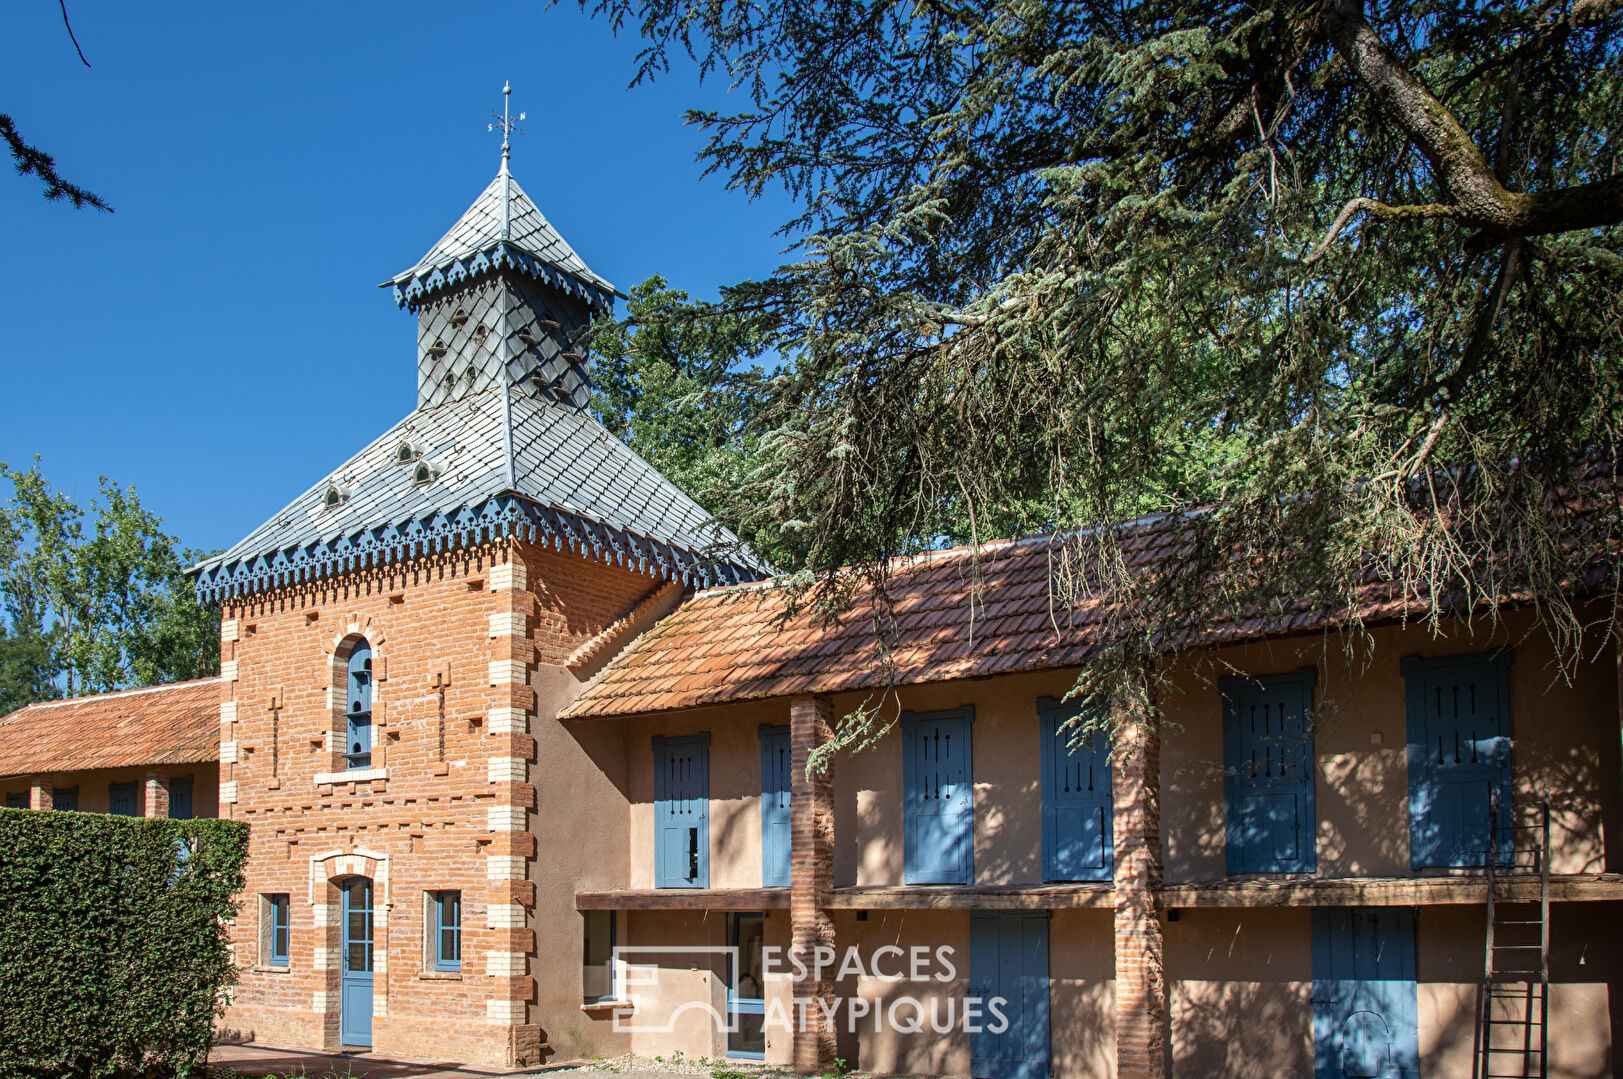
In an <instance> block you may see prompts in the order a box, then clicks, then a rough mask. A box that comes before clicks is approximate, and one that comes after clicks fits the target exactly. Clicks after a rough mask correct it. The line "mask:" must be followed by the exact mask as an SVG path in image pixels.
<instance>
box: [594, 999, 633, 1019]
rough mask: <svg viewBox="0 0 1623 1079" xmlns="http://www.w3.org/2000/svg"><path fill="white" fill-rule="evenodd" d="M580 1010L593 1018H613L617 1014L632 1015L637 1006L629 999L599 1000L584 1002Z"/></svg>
mask: <svg viewBox="0 0 1623 1079" xmlns="http://www.w3.org/2000/svg"><path fill="white" fill-rule="evenodd" d="M580 1010H581V1011H583V1012H585V1013H586V1014H587V1015H589V1016H591V1017H592V1018H593V1019H612V1018H613V1017H614V1016H616V1015H630V1014H631V1013H633V1012H634V1011H636V1010H637V1006H636V1005H635V1004H633V1003H632V1002H631V1001H629V1000H598V1001H593V1002H592V1003H591V1004H582V1005H581V1006H580Z"/></svg>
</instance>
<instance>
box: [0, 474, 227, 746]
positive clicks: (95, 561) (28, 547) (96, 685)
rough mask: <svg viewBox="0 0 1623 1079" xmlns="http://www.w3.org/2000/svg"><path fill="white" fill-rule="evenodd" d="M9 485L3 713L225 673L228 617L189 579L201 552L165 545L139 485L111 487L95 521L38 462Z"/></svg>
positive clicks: (0, 595) (95, 507) (3, 560)
mask: <svg viewBox="0 0 1623 1079" xmlns="http://www.w3.org/2000/svg"><path fill="white" fill-rule="evenodd" d="M0 478H4V479H6V480H9V481H10V483H11V486H12V495H11V497H10V498H9V499H7V500H6V501H5V502H4V503H0V605H3V610H0V615H3V617H4V621H5V623H6V631H5V633H4V634H3V635H0V703H3V704H4V705H6V706H7V707H6V708H5V711H9V710H10V709H11V708H12V707H18V706H20V705H21V704H26V703H28V702H29V701H30V700H41V699H46V698H49V697H55V696H59V695H60V692H59V691H65V692H66V693H67V694H68V695H69V696H73V695H76V694H80V693H100V692H105V691H107V690H111V689H120V688H124V687H127V686H131V685H153V684H156V683H161V682H174V681H182V680H185V679H189V678H201V677H205V676H207V675H211V674H214V673H216V672H217V671H218V670H219V648H218V643H217V642H218V619H219V615H218V612H217V611H216V610H214V609H212V608H208V607H203V606H201V605H199V604H198V602H197V597H196V593H195V592H194V591H193V589H192V587H191V583H190V581H189V580H188V579H187V578H186V576H185V569H186V566H187V565H189V564H190V563H192V562H194V561H196V560H197V559H198V558H199V557H200V554H199V552H196V551H189V550H182V549H181V548H180V547H179V546H178V545H177V542H176V540H175V539H174V537H172V536H169V535H166V534H165V533H164V532H163V531H162V529H161V527H160V526H161V524H162V522H161V520H160V519H159V518H158V517H156V516H154V515H153V514H152V513H151V512H150V511H149V510H147V509H146V508H145V507H143V506H142V505H141V501H140V499H139V498H138V497H136V494H135V489H134V488H133V487H126V488H120V487H119V486H118V485H117V484H115V483H113V482H112V481H110V480H108V479H106V478H105V477H103V478H102V481H101V497H100V499H99V500H95V501H92V502H91V505H90V513H89V514H88V515H87V514H86V513H85V511H84V510H82V509H81V508H80V507H79V506H78V505H77V504H75V503H74V502H73V500H72V499H70V498H68V497H67V496H66V495H64V494H62V493H61V492H57V491H52V490H51V487H50V484H49V482H48V481H47V480H46V478H45V477H44V475H43V474H42V473H41V472H40V467H39V464H38V462H37V461H36V462H35V464H34V465H33V466H32V467H30V468H29V469H28V470H27V471H26V472H24V471H18V470H15V469H12V468H9V467H8V466H6V465H5V464H3V463H0ZM87 517H88V521H87ZM87 524H88V528H87ZM0 714H3V712H0Z"/></svg>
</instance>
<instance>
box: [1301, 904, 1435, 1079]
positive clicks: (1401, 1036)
mask: <svg viewBox="0 0 1623 1079" xmlns="http://www.w3.org/2000/svg"><path fill="white" fill-rule="evenodd" d="M1414 954H1415V947H1414V911H1413V910H1410V909H1408V908H1404V907H1320V908H1317V909H1315V910H1314V911H1313V1079H1419V1076H1420V1035H1419V1030H1420V1025H1419V1023H1418V1021H1417V1015H1418V1007H1417V1004H1416V992H1415V973H1414Z"/></svg>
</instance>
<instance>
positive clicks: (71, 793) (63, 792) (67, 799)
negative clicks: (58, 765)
mask: <svg viewBox="0 0 1623 1079" xmlns="http://www.w3.org/2000/svg"><path fill="white" fill-rule="evenodd" d="M51 808H52V809H62V810H68V811H72V810H76V809H78V808H79V788H78V787H58V788H56V789H55V790H53V791H52V792H51Z"/></svg>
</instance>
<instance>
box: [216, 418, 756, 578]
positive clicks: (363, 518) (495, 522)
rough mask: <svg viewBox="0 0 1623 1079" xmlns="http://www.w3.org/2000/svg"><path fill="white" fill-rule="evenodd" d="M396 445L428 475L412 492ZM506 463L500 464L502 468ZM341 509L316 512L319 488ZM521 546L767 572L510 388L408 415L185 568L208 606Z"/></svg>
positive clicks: (707, 570)
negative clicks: (436, 552)
mask: <svg viewBox="0 0 1623 1079" xmlns="http://www.w3.org/2000/svg"><path fill="white" fill-rule="evenodd" d="M402 442H409V443H410V445H411V446H412V447H413V448H414V449H415V450H416V451H418V452H419V453H420V455H421V462H422V463H425V464H427V465H428V467H429V469H430V470H431V471H432V472H433V473H434V478H433V479H432V481H430V482H428V483H426V484H419V483H417V482H416V480H415V473H416V469H417V464H418V462H417V461H415V460H414V461H412V462H409V463H400V462H398V461H397V460H396V453H397V451H398V450H399V448H400V445H401V443H402ZM509 454H511V462H509ZM330 488H332V489H335V490H336V491H337V497H338V498H340V499H342V501H341V502H340V503H339V504H338V505H337V506H335V507H332V508H330V509H329V508H327V506H326V496H327V493H328V491H329V489H330ZM493 534H524V535H527V536H529V537H530V538H534V539H537V540H544V541H547V542H551V543H552V544H553V545H554V546H558V547H561V548H563V547H567V548H568V549H571V550H578V551H582V552H584V551H588V550H589V551H591V552H592V553H593V554H595V555H598V556H607V557H610V558H611V559H612V560H614V561H616V562H617V563H618V564H621V565H626V566H630V567H632V568H634V569H637V570H639V571H642V572H652V571H653V570H654V569H655V567H658V568H659V569H660V570H662V571H663V573H664V574H665V575H666V576H668V577H671V578H673V579H681V580H685V581H688V582H689V583H693V584H696V585H698V584H717V583H732V582H738V581H751V580H759V579H760V578H762V577H764V576H766V575H767V573H768V572H770V567H768V566H767V565H765V564H764V563H762V562H761V561H759V559H757V558H756V557H755V556H754V555H753V554H751V553H750V552H749V551H748V550H747V548H745V549H739V550H737V551H736V552H735V553H732V554H730V555H727V556H725V557H715V558H712V557H711V552H712V551H715V550H718V549H721V548H733V547H736V546H737V540H736V538H735V537H734V536H733V535H732V533H730V532H728V531H727V530H726V529H724V528H721V527H720V526H719V525H714V524H712V523H711V517H710V514H709V513H708V512H706V511H705V510H704V508H703V507H701V506H700V505H699V504H698V503H696V502H694V501H693V499H691V498H689V497H688V496H687V495H686V494H684V493H683V492H682V491H681V490H680V489H678V488H677V487H676V486H675V485H674V484H672V483H671V482H670V481H669V480H667V479H666V478H665V477H664V476H663V475H661V474H660V473H659V472H658V471H657V470H656V469H655V468H654V467H653V466H652V465H650V464H649V463H648V462H646V461H644V460H643V459H642V458H641V457H639V456H637V455H636V454H635V453H634V452H632V451H631V450H630V449H629V448H628V447H627V446H626V445H625V444H624V443H623V442H621V441H620V440H619V439H617V438H615V437H614V435H612V434H611V433H609V431H608V429H607V428H605V427H604V426H603V425H602V424H600V423H598V422H597V420H595V419H593V418H592V417H591V416H590V415H588V414H586V413H583V412H579V411H576V410H574V409H571V408H566V407H563V406H560V405H557V404H554V403H552V402H549V401H544V400H540V399H538V398H536V397H533V396H531V395H529V394H527V393H525V392H523V391H522V390H520V389H517V388H503V387H494V388H492V389H489V390H486V391H485V392H483V393H480V394H477V395H473V396H470V397H467V398H464V399H463V400H460V401H453V402H450V403H447V404H444V405H439V406H436V407H434V408H429V409H418V410H415V411H413V412H411V413H410V414H409V415H407V416H406V417H405V418H404V419H402V420H401V421H400V422H399V423H397V424H395V425H394V426H393V427H391V428H389V430H387V431H385V432H384V433H383V434H382V435H380V436H379V437H378V438H376V439H373V440H372V442H371V443H370V444H369V445H367V446H366V447H365V448H364V449H362V450H361V451H360V452H359V453H357V454H356V455H355V456H354V457H351V458H350V459H349V460H348V461H346V462H345V463H344V464H342V465H340V466H339V467H338V468H336V469H334V470H333V471H332V472H331V473H330V474H329V475H328V476H326V477H324V478H322V479H321V480H320V481H318V482H317V483H315V484H313V485H311V486H310V487H309V488H308V489H307V490H306V491H305V492H304V493H303V494H301V495H300V496H299V497H298V498H296V499H294V500H293V501H292V502H290V503H288V505H287V506H285V507H283V509H282V510H281V511H280V512H278V513H276V514H275V515H273V516H272V517H271V518H270V519H269V520H267V521H266V522H265V523H264V524H262V525H260V526H259V527H258V528H256V529H254V531H252V532H251V533H249V534H248V535H247V536H246V537H244V538H243V539H242V540H241V541H239V542H238V543H236V544H235V545H233V546H232V547H231V549H230V550H228V551H226V552H225V553H224V554H221V555H217V556H215V557H214V558H211V559H208V560H207V561H205V562H203V563H201V564H200V565H199V566H198V567H197V573H198V589H199V592H200V593H201V594H203V595H205V596H209V597H219V596H223V595H228V594H241V593H243V592H246V591H251V590H255V589H258V588H263V587H269V586H275V585H278V584H285V583H290V582H292V581H298V580H305V579H309V578H311V577H315V576H325V575H327V574H329V573H334V572H341V571H343V570H345V569H350V568H355V567H357V566H362V565H373V564H377V563H378V562H380V561H384V560H392V559H395V558H399V557H401V556H402V555H403V554H405V553H407V552H408V551H409V550H410V549H411V548H413V547H414V546H415V545H418V544H424V545H427V546H428V547H429V549H439V548H440V547H442V546H444V545H455V544H461V543H469V542H478V541H479V540H480V539H481V538H483V537H484V536H486V535H493Z"/></svg>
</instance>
